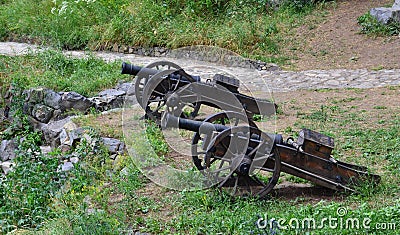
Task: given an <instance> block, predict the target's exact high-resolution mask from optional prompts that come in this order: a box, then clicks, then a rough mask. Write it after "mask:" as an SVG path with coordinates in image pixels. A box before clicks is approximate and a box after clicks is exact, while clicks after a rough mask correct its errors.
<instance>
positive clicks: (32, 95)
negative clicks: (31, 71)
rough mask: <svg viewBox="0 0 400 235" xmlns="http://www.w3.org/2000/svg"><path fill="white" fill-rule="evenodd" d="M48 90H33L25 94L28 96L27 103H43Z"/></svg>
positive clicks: (26, 91)
mask: <svg viewBox="0 0 400 235" xmlns="http://www.w3.org/2000/svg"><path fill="white" fill-rule="evenodd" d="M45 91H46V88H32V89H29V90H25V91H24V92H23V94H24V95H26V102H28V103H33V104H39V103H42V102H43V98H44V93H45Z"/></svg>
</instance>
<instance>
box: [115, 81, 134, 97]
mask: <svg viewBox="0 0 400 235" xmlns="http://www.w3.org/2000/svg"><path fill="white" fill-rule="evenodd" d="M132 86H133V83H132V82H124V83H119V84H118V85H117V87H116V89H117V90H119V91H124V92H125V94H127V93H128V91H129V90H131V87H132ZM133 90H134V89H133ZM125 94H124V95H125ZM128 95H129V94H128Z"/></svg>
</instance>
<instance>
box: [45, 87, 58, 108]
mask: <svg viewBox="0 0 400 235" xmlns="http://www.w3.org/2000/svg"><path fill="white" fill-rule="evenodd" d="M60 102H61V95H60V94H58V93H57V92H55V91H53V90H50V89H47V90H46V91H45V93H44V98H43V103H44V104H45V105H47V106H49V107H52V108H53V109H60Z"/></svg>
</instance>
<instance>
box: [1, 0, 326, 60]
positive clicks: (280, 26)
mask: <svg viewBox="0 0 400 235" xmlns="http://www.w3.org/2000/svg"><path fill="white" fill-rule="evenodd" d="M275 5H276V4H274V2H273V1H269V0H246V1H233V0H228V1H220V0H218V1H208V0H207V1H205V0H204V1H187V0H179V1H177V0H168V1H157V0H145V1H138V0H134V1H127V0H123V1H115V0H97V1H90V0H80V1H72V0H67V1H51V0H46V1H40V2H32V1H27V0H17V1H9V0H6V1H3V4H2V7H1V8H0V26H2V27H0V39H2V40H27V39H29V40H31V41H35V42H37V43H39V44H46V45H48V44H50V45H52V46H55V47H59V48H64V49H85V48H90V49H110V48H112V46H113V45H114V44H118V45H129V46H144V47H153V46H164V47H168V48H172V49H174V48H179V47H184V46H192V45H210V46H219V47H222V48H226V49H230V50H233V51H235V52H237V53H239V54H242V55H244V56H248V57H252V58H254V59H262V60H265V61H267V62H277V63H285V61H287V60H289V59H290V58H288V56H285V55H281V52H282V48H284V47H285V44H286V43H287V41H288V40H289V39H288V38H289V37H288V35H289V34H290V31H291V30H292V29H294V28H296V27H298V26H301V25H303V24H307V22H304V16H306V15H308V14H310V13H311V12H312V11H313V10H314V9H315V8H316V6H318V7H320V6H322V8H323V7H324V6H325V4H324V2H322V3H315V2H314V1H309V0H301V1H283V3H282V4H281V6H280V7H279V8H276V6H275Z"/></svg>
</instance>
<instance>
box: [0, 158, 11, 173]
mask: <svg viewBox="0 0 400 235" xmlns="http://www.w3.org/2000/svg"><path fill="white" fill-rule="evenodd" d="M0 166H1V169H2V170H3V172H4V174H6V175H7V174H8V172H10V171H11V170H12V167H13V166H14V163H12V162H10V161H7V162H2V163H0Z"/></svg>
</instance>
